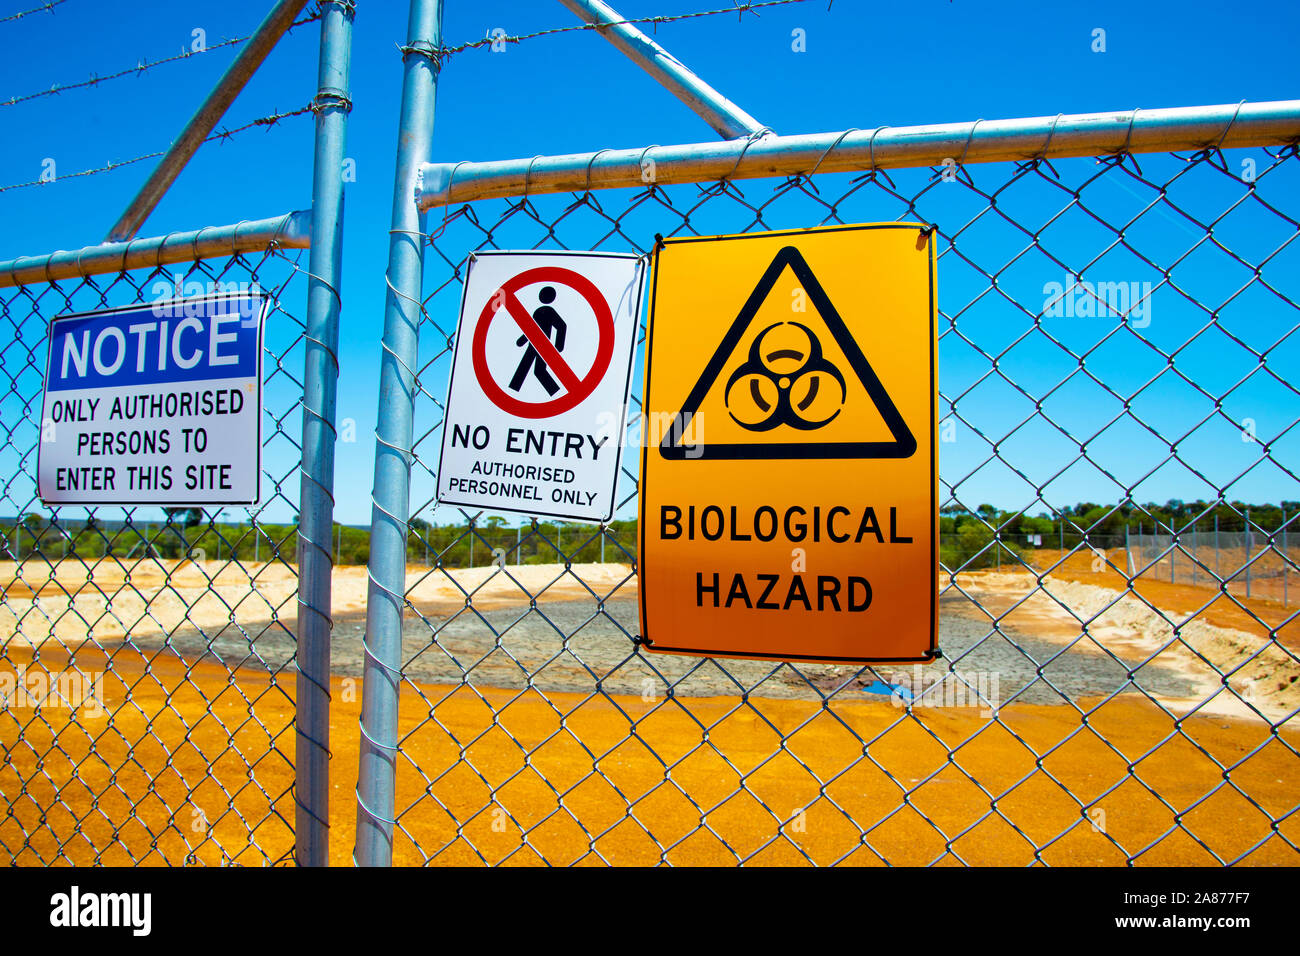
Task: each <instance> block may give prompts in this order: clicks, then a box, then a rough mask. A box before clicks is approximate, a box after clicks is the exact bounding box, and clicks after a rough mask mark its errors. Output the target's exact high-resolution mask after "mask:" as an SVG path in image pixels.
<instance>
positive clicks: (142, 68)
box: [0, 0, 321, 107]
mask: <svg viewBox="0 0 1300 956" xmlns="http://www.w3.org/2000/svg"><path fill="white" fill-rule="evenodd" d="M59 2H60V3H62V2H64V0H59ZM320 18H321V14H320V11H319V10H317V11H316V12H315V13H313V14H311V15H310V16H307V17H304V18H303V19H301V20H297V21H295V22H294V23H293V24H292V25H290V27H289V29H288V30H286V31H285V32H286V33H288V32H291V31H293V30H295V29H297V28H298V27H301V26H306V25H307V24H308V23H314V22H315V21H317V20H319V19H320ZM249 36H251V34H250V35H249ZM248 38H249V37H248V36H242V37H232V38H231V39H229V40H221V41H219V42H217V43H213V44H212V45H211V46H207V45H205V46H203V47H201V48H199V49H197V50H195V49H189V50H182V51H181V52H180V53H177V54H175V55H174V56H168V57H163V58H162V59H161V60H154V61H153V62H152V63H150V62H149V61H147V60H143V59H142V60H140V61H139V62H138V63H136V65H135V66H132V67H128V68H126V69H125V70H118V71H117V72H116V73H108V74H105V75H104V76H95V75H94V74H92V75H91V77H90V79H88V80H82V81H81V82H80V83H64V84H60V83H55V84H54V85H53V86H51V87H50V88H49V89H48V90H37V91H36V92H35V93H25V94H23V95H22V96H11V97H9V99H7V100H0V107H2V106H13V105H15V104H17V103H26V102H27V101H28V100H36V99H40V98H41V97H43V96H56V95H57V94H59V93H66V92H67V91H68V90H78V89H84V88H86V87H91V86H98V85H99V84H100V83H107V82H108V81H109V80H118V79H121V78H122V77H124V76H140V75H141V74H143V73H145V72H147V71H149V70H152V69H153V68H154V67H156V66H162V65H163V64H165V63H175V62H176V61H177V60H185V59H189V58H190V57H192V56H199V55H200V54H202V53H211V52H212V51H214V50H220V49H222V48H223V47H228V46H234V45H235V44H238V43H243V42H245V41H246V40H248Z"/></svg>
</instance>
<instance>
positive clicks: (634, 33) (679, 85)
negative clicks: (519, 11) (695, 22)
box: [560, 0, 766, 139]
mask: <svg viewBox="0 0 1300 956" xmlns="http://www.w3.org/2000/svg"><path fill="white" fill-rule="evenodd" d="M560 2H561V3H563V4H564V5H565V6H566V7H568V8H569V9H570V10H572V11H573V12H574V13H575V14H577V15H578V17H580V18H581V19H582V20H584V21H585V22H587V23H590V24H593V25H595V26H596V27H597V29H598V32H599V33H600V35H601V36H603V37H604V38H605V39H606V40H608V41H609V42H610V43H612V44H613V45H614V46H615V47H616V48H617V49H618V50H619V51H620V52H621V53H623V54H624V55H625V56H627V58H628V59H630V60H631V61H632V62H633V63H635V64H636V65H637V66H639V67H641V69H643V70H645V71H646V72H647V73H649V74H650V75H651V76H652V77H654V78H655V79H656V80H657V81H658V82H659V83H661V84H662V85H663V86H664V87H666V88H667V89H668V91H669V92H670V93H672V94H673V96H675V97H677V98H678V99H679V100H681V101H682V102H683V103H685V104H686V105H687V106H688V107H690V108H691V110H693V111H694V112H695V113H696V114H697V115H698V116H700V118H701V119H703V120H704V121H705V122H706V123H708V124H709V125H710V126H712V127H713V129H714V131H715V132H716V133H717V134H718V135H719V136H721V137H722V138H723V139H736V138H738V137H741V136H750V135H753V134H756V133H759V132H761V131H762V130H764V129H765V128H766V127H764V126H763V124H761V123H760V122H759V121H758V120H756V119H754V117H752V116H750V115H749V114H748V113H746V112H745V111H744V110H742V109H741V108H740V107H739V106H737V105H736V104H735V103H733V102H731V100H729V99H727V98H726V97H725V96H723V95H722V94H721V93H719V92H718V91H717V90H715V89H714V88H713V87H711V86H709V84H708V83H705V82H704V81H703V80H702V79H700V78H699V77H698V76H696V75H695V73H694V72H693V71H692V70H691V69H690V68H689V67H687V66H686V64H684V63H682V61H681V60H679V59H677V57H675V56H673V55H672V54H671V53H669V52H668V51H667V50H665V49H664V48H663V47H661V46H660V45H659V44H658V43H656V42H655V41H654V40H652V39H650V37H648V36H646V35H645V34H644V33H642V32H641V30H639V29H638V28H637V27H636V25H635V24H632V23H628V22H627V21H626V20H625V19H624V18H623V17H622V16H620V15H619V13H618V11H617V10H615V9H614V8H613V7H611V6H610V5H609V4H607V3H603V2H602V0H560Z"/></svg>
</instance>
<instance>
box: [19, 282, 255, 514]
mask: <svg viewBox="0 0 1300 956" xmlns="http://www.w3.org/2000/svg"><path fill="white" fill-rule="evenodd" d="M266 303H267V299H266V297H265V296H264V295H262V294H260V293H242V294H238V295H218V296H208V297H205V298H195V299H165V300H160V301H158V302H154V303H151V304H149V305H136V306H130V307H128V308H121V309H109V310H107V311H102V312H87V313H83V314H78V315H63V316H59V317H57V318H55V319H54V320H53V321H52V322H51V323H50V334H49V340H50V352H49V358H48V364H47V366H46V373H45V396H44V401H43V404H42V411H41V419H42V425H41V442H40V451H39V453H38V461H37V476H38V486H39V492H40V496H41V500H42V501H44V502H45V503H46V504H52V505H53V504H61V505H67V504H84V505H111V504H123V505H127V504H134V505H212V504H221V505H234V504H255V503H256V502H257V500H258V475H259V472H260V462H261V459H260V451H261V447H262V445H261V436H260V427H261V417H262V389H261V381H262V377H261V352H262V320H263V317H264V314H265V310H266Z"/></svg>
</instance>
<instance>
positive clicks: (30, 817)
mask: <svg viewBox="0 0 1300 956" xmlns="http://www.w3.org/2000/svg"><path fill="white" fill-rule="evenodd" d="M304 255H305V254H304V253H303V252H301V251H300V250H296V249H284V248H280V247H278V246H275V245H273V247H272V248H271V249H270V250H269V251H265V252H248V253H242V254H237V255H228V256H222V257H217V258H212V259H206V260H197V261H194V262H190V263H182V264H179V265H172V266H160V267H157V268H142V269H129V270H125V271H116V270H112V271H108V272H107V273H105V274H99V275H95V274H90V275H86V276H85V277H82V278H72V279H66V280H57V281H51V282H35V283H30V284H23V285H17V286H14V287H12V288H8V289H0V329H3V332H2V333H0V339H2V340H3V344H2V345H0V383H3V391H4V394H3V396H0V476H3V478H2V481H3V483H2V484H0V515H5V516H8V517H10V518H22V519H23V521H22V522H21V523H20V524H19V528H21V529H23V530H19V528H15V527H14V526H13V525H12V524H11V525H9V527H8V528H7V529H6V533H5V543H4V551H3V553H0V696H2V697H3V698H4V700H3V706H0V748H2V749H3V763H2V764H0V793H2V794H3V795H4V800H5V803H6V812H5V814H4V815H3V816H0V859H3V860H4V861H5V862H8V863H16V864H26V865H32V864H46V865H48V864H52V863H60V862H62V863H74V864H88V863H95V864H99V863H103V864H107V865H124V864H149V863H160V862H166V863H170V864H184V863H201V864H241V865H258V864H274V863H283V862H286V861H289V860H291V859H292V854H293V850H294V825H293V813H294V799H293V789H292V788H293V779H294V773H293V769H294V763H293V761H294V740H293V736H294V692H293V682H294V678H295V673H296V659H295V649H296V641H295V633H294V622H295V618H296V615H297V589H298V558H297V540H296V526H297V520H298V494H299V461H300V453H301V448H300V437H299V427H300V422H301V419H302V396H303V372H302V367H303V354H302V353H303V349H304V324H303V320H302V318H301V316H302V314H303V310H302V304H303V302H304V301H305V296H306V289H305V280H304V279H303V278H302V277H301V276H302V269H301V266H303V265H305V262H303V261H302V260H303V257H304ZM218 283H220V284H222V287H225V288H244V289H247V288H250V287H257V288H260V289H262V290H263V291H265V292H266V293H268V294H269V295H270V297H271V301H272V307H271V309H270V311H269V313H268V315H267V318H266V323H265V335H264V343H263V347H264V357H263V389H264V393H263V394H264V399H263V402H264V404H263V420H262V428H261V434H262V449H261V452H262V476H261V481H262V504H261V505H260V506H259V507H255V508H238V509H230V508H228V509H222V510H221V511H220V512H217V511H200V510H198V509H195V510H194V511H192V512H189V511H186V512H178V513H176V514H173V515H172V516H171V517H170V518H169V519H168V520H166V521H160V520H159V519H158V518H157V509H153V508H135V507H130V508H120V507H118V508H111V507H96V508H80V507H54V508H49V509H47V508H45V507H44V506H43V505H42V504H41V502H40V501H39V500H38V498H37V496H36V455H37V450H38V445H39V443H40V440H41V435H42V423H41V412H42V407H41V394H42V386H43V382H44V377H45V362H46V353H47V349H48V339H47V327H48V322H49V320H50V319H51V318H52V317H54V316H56V315H60V314H63V313H66V312H71V311H85V310H90V309H96V308H104V307H107V306H119V305H126V304H129V303H133V302H141V303H148V302H156V301H159V300H160V299H168V298H171V297H172V296H173V295H175V294H177V292H178V291H179V292H180V293H183V294H186V295H194V294H200V293H209V292H211V291H214V290H215V289H216V288H218V286H217V284H218ZM233 511H238V512H239V513H240V514H239V516H238V518H235V517H234V516H233V515H232V514H231V512H233ZM144 515H148V517H144ZM232 518H233V519H234V520H233V521H232ZM236 522H237V523H236ZM6 678H7V679H6Z"/></svg>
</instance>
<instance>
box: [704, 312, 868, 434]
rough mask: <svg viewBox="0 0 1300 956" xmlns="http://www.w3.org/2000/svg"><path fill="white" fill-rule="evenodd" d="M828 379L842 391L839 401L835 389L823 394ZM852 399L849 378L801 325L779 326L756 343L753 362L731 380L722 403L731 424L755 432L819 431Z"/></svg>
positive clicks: (751, 352)
mask: <svg viewBox="0 0 1300 956" xmlns="http://www.w3.org/2000/svg"><path fill="white" fill-rule="evenodd" d="M791 330H793V333H792V331H791ZM792 363H793V364H792ZM826 379H829V380H831V381H832V382H834V383H835V385H837V386H838V387H839V397H838V398H836V397H835V395H834V392H832V391H831V390H830V388H831V387H830V386H827V387H826V388H825V389H823V387H822V382H823V380H826ZM792 395H799V396H801V397H800V398H798V399H793V398H792V397H791V396H792ZM847 397H848V387H847V386H846V385H845V384H844V376H843V375H841V374H840V370H839V369H837V368H836V367H835V366H834V365H832V364H831V363H830V362H829V361H827V359H826V358H825V357H824V356H823V355H822V344H821V342H819V341H817V336H816V335H814V334H813V331H812V329H810V328H808V326H806V325H802V324H800V323H799V322H778V323H775V324H773V325H769V326H768V327H767V328H765V329H764V330H763V331H762V332H760V333H759V335H758V338H756V339H754V342H753V344H752V345H750V347H749V358H748V360H747V361H746V362H745V364H744V365H742V366H741V367H740V368H738V369H736V371H734V372H733V373H732V374H731V378H730V379H728V380H727V389H726V393H725V396H724V399H723V400H724V401H725V402H726V404H727V412H728V414H730V415H731V417H732V420H734V421H735V422H736V424H737V425H739V426H741V427H742V428H747V429H749V430H750V431H752V432H765V431H771V430H772V429H773V428H776V427H777V426H778V425H789V426H790V427H791V428H797V429H799V430H800V431H814V430H815V429H818V428H821V427H822V426H824V425H829V424H830V423H831V422H832V421H834V420H835V416H836V415H838V414H839V413H840V409H841V408H842V407H843V405H844V400H845V399H846V398H847ZM818 409H821V411H820V412H819V411H818ZM831 409H833V410H831ZM828 410H830V414H829V415H826V414H825V412H826V411H828Z"/></svg>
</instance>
